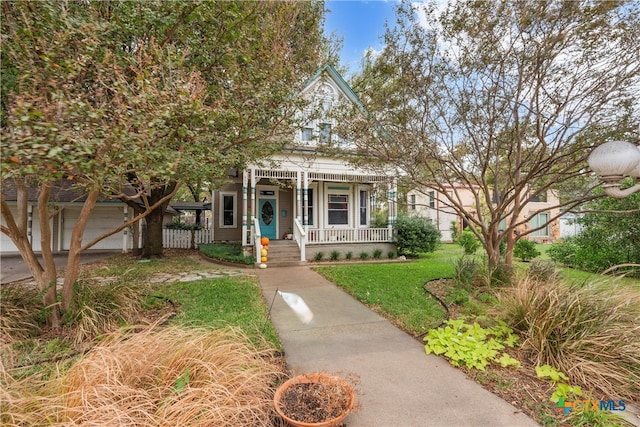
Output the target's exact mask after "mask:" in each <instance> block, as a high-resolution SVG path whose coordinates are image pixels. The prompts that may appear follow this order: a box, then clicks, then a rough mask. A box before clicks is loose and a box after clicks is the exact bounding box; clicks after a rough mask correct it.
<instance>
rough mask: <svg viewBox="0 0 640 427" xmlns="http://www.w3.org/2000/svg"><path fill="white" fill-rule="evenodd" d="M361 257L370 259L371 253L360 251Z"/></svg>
mask: <svg viewBox="0 0 640 427" xmlns="http://www.w3.org/2000/svg"><path fill="white" fill-rule="evenodd" d="M360 259H361V260H365V259H369V253H368V252H360Z"/></svg>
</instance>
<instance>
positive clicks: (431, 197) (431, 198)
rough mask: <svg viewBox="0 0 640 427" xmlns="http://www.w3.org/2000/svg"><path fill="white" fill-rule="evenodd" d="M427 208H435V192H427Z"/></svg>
mask: <svg viewBox="0 0 640 427" xmlns="http://www.w3.org/2000/svg"><path fill="white" fill-rule="evenodd" d="M429 207H430V208H431V209H435V208H436V192H435V191H429Z"/></svg>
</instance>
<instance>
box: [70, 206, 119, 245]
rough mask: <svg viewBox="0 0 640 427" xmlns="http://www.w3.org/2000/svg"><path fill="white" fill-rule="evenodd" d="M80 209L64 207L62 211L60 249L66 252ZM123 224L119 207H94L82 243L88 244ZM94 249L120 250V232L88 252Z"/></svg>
mask: <svg viewBox="0 0 640 427" xmlns="http://www.w3.org/2000/svg"><path fill="white" fill-rule="evenodd" d="M80 209H81V208H80V207H75V206H74V207H65V208H64V210H63V211H62V215H63V224H64V225H63V228H62V249H63V250H68V249H69V246H70V244H71V233H72V232H73V228H74V227H75V224H76V222H77V220H78V217H79V216H80ZM123 222H124V213H123V209H122V207H121V206H96V208H95V209H94V210H93V213H92V214H91V218H90V219H89V222H88V223H87V228H86V229H85V232H84V236H83V238H82V243H83V244H86V243H89V242H90V241H91V240H93V239H94V238H96V237H98V236H99V235H101V234H103V233H105V232H107V231H111V230H113V229H114V228H116V227H118V226H119V225H121V224H122V223H123ZM95 249H101V250H105V249H122V231H120V232H118V233H116V234H113V235H111V236H109V237H107V238H106V239H103V240H101V241H100V242H98V243H97V244H96V245H94V246H92V247H91V248H90V250H95Z"/></svg>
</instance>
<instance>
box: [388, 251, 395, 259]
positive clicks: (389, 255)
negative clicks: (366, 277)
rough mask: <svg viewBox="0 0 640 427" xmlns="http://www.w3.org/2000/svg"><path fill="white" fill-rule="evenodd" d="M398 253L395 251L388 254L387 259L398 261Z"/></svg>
mask: <svg viewBox="0 0 640 427" xmlns="http://www.w3.org/2000/svg"><path fill="white" fill-rule="evenodd" d="M396 257H397V256H396V253H395V252H394V251H389V253H388V254H387V258H389V259H396Z"/></svg>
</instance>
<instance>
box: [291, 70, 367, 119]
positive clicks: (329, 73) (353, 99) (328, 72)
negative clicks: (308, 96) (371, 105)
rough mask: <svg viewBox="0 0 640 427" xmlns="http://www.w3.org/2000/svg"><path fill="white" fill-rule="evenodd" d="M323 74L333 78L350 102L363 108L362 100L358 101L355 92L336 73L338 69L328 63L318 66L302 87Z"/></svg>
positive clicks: (305, 86) (309, 84)
mask: <svg viewBox="0 0 640 427" xmlns="http://www.w3.org/2000/svg"><path fill="white" fill-rule="evenodd" d="M323 75H324V76H327V77H329V78H330V79H331V80H333V82H334V83H335V84H336V85H337V86H338V88H340V90H341V91H342V92H343V93H344V94H345V95H346V96H347V98H349V100H350V101H351V102H353V103H354V104H356V105H357V106H359V107H360V108H363V109H364V108H365V107H364V104H363V103H362V101H360V98H358V95H356V94H355V92H354V91H353V90H352V89H351V87H350V86H349V85H348V84H347V82H346V81H345V80H344V79H343V78H342V76H341V75H340V73H338V71H336V69H335V68H333V66H332V65H330V64H324V65H323V66H322V67H320V68H319V69H318V71H316V72H315V74H314V75H313V76H311V78H310V79H308V80H307V81H306V82H305V83H304V85H303V86H304V88H305V89H306V88H308V87H309V86H311V84H312V83H313V82H315V81H316V80H318V79H319V78H321V77H322V76H323Z"/></svg>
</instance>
